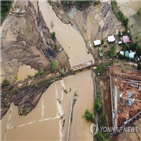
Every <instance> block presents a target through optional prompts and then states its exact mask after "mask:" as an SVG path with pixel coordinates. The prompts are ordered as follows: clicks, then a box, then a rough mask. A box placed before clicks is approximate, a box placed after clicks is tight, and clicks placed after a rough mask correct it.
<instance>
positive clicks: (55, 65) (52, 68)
mask: <svg viewBox="0 0 141 141" xmlns="http://www.w3.org/2000/svg"><path fill="white" fill-rule="evenodd" d="M56 70H58V62H57V61H55V60H54V61H52V62H51V63H50V71H51V72H55V71H56Z"/></svg>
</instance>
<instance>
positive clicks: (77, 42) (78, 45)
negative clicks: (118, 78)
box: [39, 0, 93, 66]
mask: <svg viewBox="0 0 141 141" xmlns="http://www.w3.org/2000/svg"><path fill="white" fill-rule="evenodd" d="M39 9H40V10H41V12H42V15H43V18H44V20H45V22H46V24H47V27H49V29H50V32H55V34H56V37H57V40H58V41H59V42H60V43H61V45H62V46H63V48H64V49H65V51H66V53H67V55H68V57H69V58H70V59H69V61H70V65H71V66H73V65H76V64H78V63H81V62H84V61H90V60H93V57H92V55H91V54H88V53H87V52H86V44H85V42H84V40H83V38H82V36H81V34H80V33H79V32H78V31H77V30H76V29H74V28H73V27H71V25H68V24H64V23H63V22H62V21H60V19H59V18H58V17H57V16H56V14H55V12H54V11H53V10H52V7H51V6H50V5H49V4H48V3H47V2H46V1H45V0H42V1H39ZM51 23H53V26H51Z"/></svg>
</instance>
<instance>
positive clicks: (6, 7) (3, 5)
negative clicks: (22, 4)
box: [1, 1, 12, 19]
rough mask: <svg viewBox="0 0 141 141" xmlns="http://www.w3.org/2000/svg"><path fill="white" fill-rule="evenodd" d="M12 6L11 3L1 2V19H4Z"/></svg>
mask: <svg viewBox="0 0 141 141" xmlns="http://www.w3.org/2000/svg"><path fill="white" fill-rule="evenodd" d="M11 5H12V1H1V17H2V19H4V18H5V17H6V15H7V12H9V10H10V8H11Z"/></svg>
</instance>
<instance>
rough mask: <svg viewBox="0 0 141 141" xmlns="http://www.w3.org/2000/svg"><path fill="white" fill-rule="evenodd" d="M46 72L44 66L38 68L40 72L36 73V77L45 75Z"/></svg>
mask: <svg viewBox="0 0 141 141" xmlns="http://www.w3.org/2000/svg"><path fill="white" fill-rule="evenodd" d="M44 73H45V72H44V70H43V68H38V72H37V73H36V74H35V77H38V76H40V75H43V74H44Z"/></svg>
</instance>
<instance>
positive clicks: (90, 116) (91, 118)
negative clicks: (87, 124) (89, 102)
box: [84, 109, 94, 122]
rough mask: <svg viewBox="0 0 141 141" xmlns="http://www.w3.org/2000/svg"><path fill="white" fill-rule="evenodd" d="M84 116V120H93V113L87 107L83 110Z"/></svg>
mask: <svg viewBox="0 0 141 141" xmlns="http://www.w3.org/2000/svg"><path fill="white" fill-rule="evenodd" d="M84 116H85V118H86V120H88V121H91V122H93V121H94V114H93V113H92V112H90V111H89V110H88V109H86V110H85V113H84Z"/></svg>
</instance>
